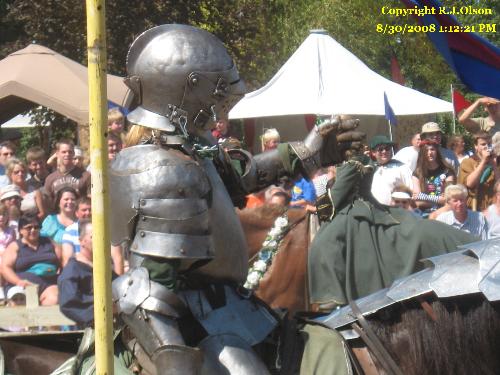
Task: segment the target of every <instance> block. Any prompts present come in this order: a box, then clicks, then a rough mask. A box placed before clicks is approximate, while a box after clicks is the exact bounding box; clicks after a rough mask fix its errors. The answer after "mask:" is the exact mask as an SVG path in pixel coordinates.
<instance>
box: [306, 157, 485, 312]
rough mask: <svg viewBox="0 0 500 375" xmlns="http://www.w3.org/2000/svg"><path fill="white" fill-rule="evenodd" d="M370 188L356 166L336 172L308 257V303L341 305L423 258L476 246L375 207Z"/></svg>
mask: <svg viewBox="0 0 500 375" xmlns="http://www.w3.org/2000/svg"><path fill="white" fill-rule="evenodd" d="M370 186H371V173H365V172H364V169H363V167H362V165H361V164H360V163H358V162H354V161H352V162H348V163H345V164H343V165H342V166H340V167H339V168H338V169H337V181H336V183H335V184H334V186H333V187H332V189H331V191H330V196H331V197H332V203H333V206H334V216H333V219H332V221H331V222H329V223H326V224H324V225H323V226H322V227H321V228H320V231H319V232H318V234H317V235H316V237H315V238H314V241H313V243H312V245H311V249H310V252H309V262H308V277H309V288H310V296H311V297H310V298H311V303H319V304H331V303H332V304H336V305H345V304H347V303H348V301H350V300H353V299H357V298H359V297H363V296H366V295H369V294H371V293H373V292H376V291H378V290H380V289H383V288H386V287H388V286H390V285H391V284H392V282H393V281H394V280H395V279H397V278H400V277H403V276H407V275H410V274H412V273H415V272H417V271H419V270H421V269H423V266H422V264H421V262H419V260H421V259H423V258H427V257H432V256H435V255H440V254H444V253H447V252H451V251H454V250H456V249H457V246H458V245H462V244H466V243H470V242H473V241H476V240H477V238H476V237H474V236H472V235H470V234H469V233H466V232H463V231H460V230H458V229H455V228H453V227H451V226H449V225H446V224H444V223H441V222H438V221H434V220H426V219H420V218H418V217H416V216H415V215H414V214H412V213H411V212H409V211H406V210H403V209H401V208H397V207H388V206H382V205H380V204H378V203H376V202H375V200H374V199H373V198H372V197H371V193H370Z"/></svg>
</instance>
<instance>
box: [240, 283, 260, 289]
mask: <svg viewBox="0 0 500 375" xmlns="http://www.w3.org/2000/svg"><path fill="white" fill-rule="evenodd" d="M243 286H244V287H245V288H246V289H250V290H254V289H255V287H256V286H257V284H250V283H249V282H248V281H247V282H246V283H245V285H243Z"/></svg>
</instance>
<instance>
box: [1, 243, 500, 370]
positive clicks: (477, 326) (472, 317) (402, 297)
mask: <svg viewBox="0 0 500 375" xmlns="http://www.w3.org/2000/svg"><path fill="white" fill-rule="evenodd" d="M498 250H500V240H499V241H496V242H485V241H483V242H481V243H479V245H478V244H472V245H467V248H466V249H462V250H460V251H458V252H455V253H449V254H446V255H442V256H439V257H434V258H429V259H428V260H427V261H426V262H427V263H426V264H427V266H428V267H427V268H426V269H424V270H422V271H420V272H418V273H416V274H413V275H410V276H407V277H405V278H403V279H399V280H396V281H395V282H394V283H393V284H392V286H390V287H389V288H386V289H383V290H381V291H378V292H376V293H374V294H372V295H369V296H366V297H363V298H361V299H358V300H356V301H351V304H350V305H349V306H345V307H343V308H341V309H338V310H335V311H334V312H332V313H330V314H328V315H324V316H321V317H317V318H314V319H311V318H306V319H299V320H293V321H292V322H291V323H290V321H285V322H283V323H282V325H281V326H280V328H279V330H278V331H277V332H275V334H274V338H275V339H276V337H279V338H278V339H277V340H276V342H277V344H275V346H276V347H277V349H276V352H277V353H279V355H278V357H277V358H276V357H273V356H271V358H269V353H272V351H271V350H267V353H266V350H264V351H260V353H266V354H268V359H269V361H268V362H267V363H268V364H269V363H273V364H276V363H279V364H280V365H279V366H278V367H275V368H274V370H272V371H271V373H273V374H310V373H320V374H330V375H337V374H341V373H342V374H345V373H349V372H347V371H351V373H353V372H354V373H356V374H360V375H361V374H365V375H375V374H380V375H382V374H395V375H398V374H405V375H406V374H408V375H414V374H415V375H416V374H458V375H465V374H475V373H481V374H495V373H498V368H500V357H499V356H498V355H497V353H498V350H500V283H498V282H497V280H496V279H495V277H496V276H495V275H496V274H497V273H498V272H497V270H496V269H495V267H496V265H497V264H498V263H499V261H500V258H499V257H498V255H497V254H498ZM488 252H489V253H488ZM497 284H499V285H498V286H497ZM287 327H289V328H290V329H286V328H287ZM297 327H298V328H297ZM311 327H312V328H313V329H311ZM317 332H319V333H320V334H319V335H318V334H317ZM340 335H342V336H343V337H342V336H340ZM266 341H267V345H269V343H271V342H272V340H266ZM0 345H1V346H2V349H3V350H4V352H5V353H6V354H7V352H9V351H10V353H12V352H15V351H17V350H18V349H17V348H14V349H7V350H6V347H5V345H6V343H5V342H1V343H0ZM290 347H291V348H292V349H291V350H290ZM16 354H17V355H19V354H18V353H16ZM34 354H36V353H34ZM34 354H33V355H30V361H31V363H36V361H37V360H38V359H36V358H34V357H35V355H34ZM38 355H40V352H38ZM42 355H43V356H46V358H45V361H47V359H49V357H48V356H49V354H47V353H42ZM6 357H8V355H6ZM337 370H339V371H340V372H337ZM11 372H12V373H14V374H18V373H21V374H24V373H28V372H16V371H12V370H11ZM31 372H32V373H37V374H44V373H45V372H42V371H40V370H39V368H33V369H32V370H31Z"/></svg>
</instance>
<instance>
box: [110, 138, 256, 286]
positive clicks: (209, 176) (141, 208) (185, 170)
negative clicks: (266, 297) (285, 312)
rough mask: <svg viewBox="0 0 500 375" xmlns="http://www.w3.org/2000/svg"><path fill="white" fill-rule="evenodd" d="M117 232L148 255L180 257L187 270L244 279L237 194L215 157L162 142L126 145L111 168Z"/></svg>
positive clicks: (244, 258) (134, 249)
mask: <svg viewBox="0 0 500 375" xmlns="http://www.w3.org/2000/svg"><path fill="white" fill-rule="evenodd" d="M110 187H111V210H112V211H111V212H112V215H111V232H112V234H111V237H112V242H113V243H114V244H117V243H121V242H123V241H130V242H131V245H130V251H132V252H134V253H137V254H140V255H142V256H154V257H160V258H179V259H182V260H183V262H182V264H181V270H182V269H186V268H188V267H189V266H190V265H191V264H192V263H193V262H194V261H197V260H202V259H205V260H210V261H209V262H208V263H207V264H206V265H205V266H203V267H201V268H199V269H196V270H195V271H193V274H197V275H202V276H204V277H207V278H210V279H212V280H226V281H234V282H242V281H243V280H244V279H245V277H246V273H247V268H248V266H247V262H248V255H247V247H246V241H245V237H244V234H243V230H242V228H241V225H240V223H239V220H238V217H237V215H236V212H235V210H234V207H233V205H232V202H231V199H230V197H229V195H228V193H227V191H226V189H225V186H224V184H223V183H222V180H221V179H220V178H219V176H218V174H217V171H216V170H215V168H214V166H213V164H212V162H211V161H210V160H206V159H203V160H201V161H197V160H194V159H193V158H192V157H190V156H188V155H186V154H184V153H182V152H181V151H178V150H175V149H170V148H167V147H162V146H157V145H141V146H134V147H130V148H127V149H124V150H123V151H122V152H120V154H119V155H118V157H117V158H116V160H115V161H114V162H113V163H112V165H111V168H110Z"/></svg>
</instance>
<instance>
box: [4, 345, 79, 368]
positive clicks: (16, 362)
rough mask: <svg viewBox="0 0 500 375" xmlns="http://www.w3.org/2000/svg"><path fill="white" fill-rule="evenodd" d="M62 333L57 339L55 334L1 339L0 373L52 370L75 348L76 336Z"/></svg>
mask: <svg viewBox="0 0 500 375" xmlns="http://www.w3.org/2000/svg"><path fill="white" fill-rule="evenodd" d="M65 336H66V337H64V338H63V337H59V339H57V335H47V336H41V335H35V336H32V335H22V336H19V337H10V338H2V339H0V348H1V352H2V353H1V354H2V355H3V359H4V368H3V369H2V368H0V374H2V375H3V374H4V372H3V371H5V372H6V373H8V374H15V375H32V374H40V375H47V374H50V373H52V372H53V371H54V370H55V369H56V368H57V367H59V366H60V365H61V364H62V363H64V362H65V361H67V360H68V359H69V358H71V357H72V356H74V353H76V350H77V349H78V345H77V343H76V340H75V338H76V337H77V335H70V336H71V337H70V336H68V335H65Z"/></svg>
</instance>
